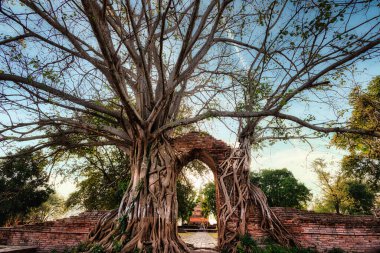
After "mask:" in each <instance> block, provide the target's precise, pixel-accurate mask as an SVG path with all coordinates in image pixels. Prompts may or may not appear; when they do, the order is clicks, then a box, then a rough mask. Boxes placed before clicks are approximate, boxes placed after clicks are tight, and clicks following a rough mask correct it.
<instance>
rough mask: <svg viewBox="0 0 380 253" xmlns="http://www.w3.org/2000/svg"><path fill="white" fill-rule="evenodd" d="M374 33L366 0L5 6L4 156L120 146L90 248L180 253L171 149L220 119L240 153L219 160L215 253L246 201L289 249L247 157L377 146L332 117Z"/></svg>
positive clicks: (49, 0) (375, 43) (372, 6)
mask: <svg viewBox="0 0 380 253" xmlns="http://www.w3.org/2000/svg"><path fill="white" fill-rule="evenodd" d="M379 22H380V7H379V4H378V1H376V0H374V1H370V0H366V1H362V0H360V1H359V0H339V1H330V0H318V1H309V0H275V1H272V0H268V1H262V0H257V1H256V0H251V1H243V0H242V1H232V0H208V1H201V0H194V1H183V0H141V1H140V0H81V1H80V0H61V1H53V0H45V1H34V0H19V1H2V2H1V9H0V32H1V34H0V39H1V40H0V85H1V87H0V106H1V125H0V128H1V129H0V140H1V142H2V144H3V147H4V148H5V149H4V150H5V152H4V154H7V153H8V152H9V151H11V150H12V149H13V148H16V147H18V146H20V145H23V144H19V143H24V144H28V145H29V146H31V148H30V149H29V151H30V152H33V151H36V150H45V154H47V156H49V155H50V156H54V155H55V154H56V153H57V152H58V151H59V152H61V151H62V150H70V149H76V148H80V147H86V146H91V147H94V146H105V145H115V146H117V147H118V148H119V149H121V150H123V151H124V152H125V153H126V155H128V156H129V157H130V170H131V175H132V176H131V183H130V186H129V188H128V190H127V192H126V194H125V196H124V198H123V200H122V202H121V203H120V207H119V208H118V210H115V211H113V212H111V213H110V214H109V215H108V216H106V217H104V218H103V219H102V221H101V223H99V226H98V227H97V229H96V231H93V233H92V236H91V240H92V241H93V243H96V244H100V245H102V246H103V247H104V248H105V249H106V250H107V251H111V250H112V249H115V247H116V246H117V248H118V249H119V250H121V251H122V252H131V251H133V250H135V249H136V248H137V249H139V250H141V252H188V251H189V248H188V246H187V245H186V244H185V243H183V241H182V240H181V239H180V238H179V237H178V236H177V233H176V218H177V217H176V213H177V211H176V210H177V206H176V205H177V202H176V188H175V186H176V179H177V175H178V173H179V170H180V168H178V166H179V163H178V158H177V154H176V151H175V150H174V149H173V146H172V145H171V141H172V140H173V138H175V136H176V135H178V133H179V132H180V131H176V130H178V129H183V127H184V126H190V125H192V124H201V123H202V122H204V121H205V120H209V121H208V122H209V123H211V124H212V123H213V122H216V121H219V120H220V121H221V122H224V123H225V125H226V127H228V128H230V129H232V131H235V133H236V136H237V143H238V145H237V147H236V148H235V149H233V151H232V153H231V154H230V157H229V158H228V159H227V160H226V161H225V162H224V163H223V169H224V170H225V171H226V175H230V176H232V177H233V180H234V183H233V184H232V185H228V186H226V187H229V188H228V193H229V194H227V195H226V196H224V198H225V201H226V203H227V204H226V205H227V207H228V208H225V209H223V210H222V211H221V212H220V215H219V216H220V217H219V222H221V221H222V222H226V221H228V219H231V218H234V219H235V220H237V222H238V225H237V228H236V233H235V234H234V235H233V236H232V237H229V238H225V237H224V235H220V238H219V245H220V247H221V248H226V249H227V250H228V249H229V250H230V251H234V246H235V245H236V243H237V241H238V238H239V235H242V234H245V233H246V232H247V231H246V230H247V225H246V217H247V213H248V210H247V205H248V204H249V203H253V204H255V205H257V206H258V207H259V210H261V212H262V214H263V219H264V222H263V224H266V226H267V227H268V230H269V231H271V234H272V235H273V236H274V238H275V239H277V240H278V241H279V242H281V243H284V244H291V243H296V242H294V241H293V242H292V238H291V235H289V234H288V233H286V230H284V229H283V227H282V226H281V223H280V222H279V221H278V220H277V219H276V218H275V216H273V214H272V213H271V212H270V209H269V208H268V206H267V204H266V201H265V196H263V195H262V193H261V192H260V190H259V189H257V188H256V187H254V186H252V185H249V184H248V183H247V182H248V179H247V177H248V171H249V168H250V149H251V148H252V147H253V146H257V145H258V144H259V143H261V142H263V141H268V140H272V141H275V140H286V139H291V138H303V139H306V138H315V137H320V136H321V133H322V135H324V134H328V133H330V132H337V133H341V132H349V133H354V134H366V135H373V136H377V137H379V136H380V133H379V132H376V131H372V130H368V129H366V130H362V129H352V128H349V127H347V125H346V123H347V117H345V114H344V113H343V112H344V111H343V110H342V111H340V109H345V108H344V106H341V105H345V104H341V102H342V101H344V99H345V98H346V96H345V95H346V94H347V92H348V87H349V84H350V83H349V82H347V78H346V73H347V71H348V70H349V69H350V66H352V65H353V64H355V63H357V62H364V61H365V60H367V59H373V58H376V57H378V56H379V49H380V46H379V45H380V29H379V28H380V23H379ZM184 111H186V113H184ZM321 111H322V112H323V117H321V116H320V115H318V113H320V112H321ZM210 120H211V121H210ZM201 136H202V135H200V138H201ZM51 147H54V148H51ZM221 183H223V182H221ZM232 198H233V199H232Z"/></svg>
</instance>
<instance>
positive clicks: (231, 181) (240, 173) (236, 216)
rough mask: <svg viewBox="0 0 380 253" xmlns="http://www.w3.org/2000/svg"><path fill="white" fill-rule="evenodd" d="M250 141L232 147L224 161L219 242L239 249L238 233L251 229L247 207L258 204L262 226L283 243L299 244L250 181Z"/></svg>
mask: <svg viewBox="0 0 380 253" xmlns="http://www.w3.org/2000/svg"><path fill="white" fill-rule="evenodd" d="M249 168H250V145H249V141H248V140H245V141H244V143H242V144H241V146H240V147H239V148H238V149H233V150H232V152H231V154H230V156H229V158H228V159H226V161H224V162H223V163H222V164H221V168H220V169H221V172H222V175H221V176H220V178H219V180H218V183H219V187H220V190H221V198H222V204H221V207H220V210H219V216H218V224H219V246H220V248H221V249H226V250H228V252H236V245H237V243H238V242H239V237H240V236H243V235H245V234H247V233H248V231H247V221H248V218H249V214H248V207H249V206H250V205H254V206H256V207H258V209H259V211H260V213H261V215H262V221H261V227H262V229H263V230H264V231H266V232H268V233H269V234H270V236H271V237H273V239H274V240H276V241H277V242H278V243H280V244H281V245H283V246H297V245H298V243H297V242H296V240H295V239H294V238H293V236H292V235H291V234H290V233H289V232H288V231H287V230H286V228H285V227H284V226H283V225H282V223H281V221H280V220H279V219H278V218H277V216H276V215H275V214H274V213H273V212H272V210H271V209H270V207H269V205H268V202H267V199H266V197H265V194H264V193H263V192H262V191H261V190H260V188H258V187H257V186H255V185H253V184H251V183H250V182H249Z"/></svg>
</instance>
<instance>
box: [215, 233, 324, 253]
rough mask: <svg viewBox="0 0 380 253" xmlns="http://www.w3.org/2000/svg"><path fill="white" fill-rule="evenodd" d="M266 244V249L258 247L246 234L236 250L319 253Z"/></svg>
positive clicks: (239, 252) (242, 252)
mask: <svg viewBox="0 0 380 253" xmlns="http://www.w3.org/2000/svg"><path fill="white" fill-rule="evenodd" d="M264 244H265V246H264V247H260V246H258V244H257V242H256V241H255V240H254V239H253V238H252V237H251V236H250V235H249V234H246V235H243V236H240V237H239V242H238V243H237V246H236V250H237V252H238V253H317V251H316V250H314V249H312V248H295V247H293V248H287V247H284V246H281V245H278V244H276V243H274V242H273V241H270V240H267V241H266V242H264ZM222 252H228V250H224V251H223V250H222Z"/></svg>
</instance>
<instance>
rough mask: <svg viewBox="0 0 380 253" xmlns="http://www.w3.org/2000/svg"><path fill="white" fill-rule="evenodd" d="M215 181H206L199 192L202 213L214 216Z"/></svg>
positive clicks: (215, 212)
mask: <svg viewBox="0 0 380 253" xmlns="http://www.w3.org/2000/svg"><path fill="white" fill-rule="evenodd" d="M215 187H216V186H215V183H213V182H209V183H207V184H206V185H205V186H204V187H203V188H202V190H201V192H200V198H199V199H200V203H201V208H202V215H203V216H204V217H208V216H209V215H210V214H212V215H214V216H216V215H217V210H216V190H215Z"/></svg>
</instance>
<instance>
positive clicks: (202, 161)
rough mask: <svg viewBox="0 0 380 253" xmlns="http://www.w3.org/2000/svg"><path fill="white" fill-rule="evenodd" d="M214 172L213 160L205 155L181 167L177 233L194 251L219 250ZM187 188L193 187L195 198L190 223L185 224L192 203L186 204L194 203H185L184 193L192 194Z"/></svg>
mask: <svg viewBox="0 0 380 253" xmlns="http://www.w3.org/2000/svg"><path fill="white" fill-rule="evenodd" d="M215 168H216V167H215V164H214V162H213V160H212V159H211V157H207V155H206V154H203V155H202V156H198V155H195V154H193V156H192V159H189V160H188V161H186V163H185V164H183V165H182V167H181V169H180V171H179V174H178V178H177V202H178V222H177V228H178V229H177V231H178V234H179V236H180V237H181V238H182V239H183V240H184V241H185V242H186V243H187V244H190V245H192V246H193V247H194V248H195V249H217V248H218V236H219V230H218V228H219V226H218V224H217V223H218V222H217V220H218V219H217V217H218V212H219V206H220V201H219V190H218V187H217V184H218V180H217V175H216V170H215ZM188 185H191V187H192V191H193V192H194V193H195V195H196V196H195V199H193V200H194V202H193V206H191V207H192V209H191V211H190V210H189V211H190V212H189V214H188V215H189V216H188V218H187V220H183V219H182V217H183V216H184V208H186V207H187V208H189V203H184V202H186V201H187V202H191V199H190V200H189V199H187V200H185V199H184V197H185V196H184V195H186V194H185V193H184V190H187V191H189V190H190V189H189V188H187V187H186V186H188ZM187 193H189V192H187ZM190 195H191V194H190ZM190 198H191V196H190ZM182 205H184V206H182ZM191 207H190V208H191ZM185 216H186V214H185Z"/></svg>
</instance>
